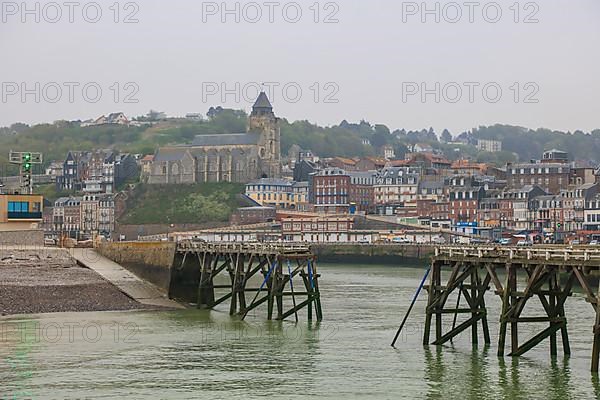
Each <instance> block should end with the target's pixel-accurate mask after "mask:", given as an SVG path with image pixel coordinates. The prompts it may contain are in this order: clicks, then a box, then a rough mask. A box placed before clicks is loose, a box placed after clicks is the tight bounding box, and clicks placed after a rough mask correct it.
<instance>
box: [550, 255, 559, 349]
mask: <svg viewBox="0 0 600 400" xmlns="http://www.w3.org/2000/svg"><path fill="white" fill-rule="evenodd" d="M549 268H550V269H551V270H550V273H549V274H548V275H549V276H548V292H549V296H548V298H549V301H548V303H549V306H548V311H550V313H549V314H550V315H549V317H550V318H552V319H554V321H550V328H554V327H555V326H556V325H560V323H559V322H557V321H556V319H557V318H558V315H557V313H556V311H557V310H556V306H557V302H556V293H557V291H558V290H559V286H558V284H557V279H558V276H557V274H558V268H557V267H549ZM550 355H551V356H552V357H556V356H557V355H558V348H557V344H556V330H554V329H552V334H551V335H550Z"/></svg>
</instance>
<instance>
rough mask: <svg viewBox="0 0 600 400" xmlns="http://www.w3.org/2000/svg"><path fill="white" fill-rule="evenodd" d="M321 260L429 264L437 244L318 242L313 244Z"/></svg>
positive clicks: (353, 262)
mask: <svg viewBox="0 0 600 400" xmlns="http://www.w3.org/2000/svg"><path fill="white" fill-rule="evenodd" d="M311 248H312V250H313V251H314V252H315V254H316V256H317V259H318V260H319V261H320V262H326V263H327V262H329V263H349V264H393V265H407V266H409V265H410V266H414V265H426V264H429V262H430V259H431V256H432V255H433V252H434V248H435V246H433V245H429V244H422V245H401V244H397V245H396V244H317V245H311Z"/></svg>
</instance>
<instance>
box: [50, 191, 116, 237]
mask: <svg viewBox="0 0 600 400" xmlns="http://www.w3.org/2000/svg"><path fill="white" fill-rule="evenodd" d="M116 203H117V201H116V199H115V196H114V195H111V194H86V195H84V196H74V197H61V198H59V199H57V200H56V201H55V202H54V204H53V206H52V207H47V208H46V209H45V210H44V211H45V215H44V224H43V227H44V231H45V232H46V234H47V235H48V236H53V237H59V236H67V237H70V238H73V239H90V238H93V237H94V236H95V235H102V236H104V237H106V238H110V237H112V234H113V232H114V231H115V223H116V217H115V215H116Z"/></svg>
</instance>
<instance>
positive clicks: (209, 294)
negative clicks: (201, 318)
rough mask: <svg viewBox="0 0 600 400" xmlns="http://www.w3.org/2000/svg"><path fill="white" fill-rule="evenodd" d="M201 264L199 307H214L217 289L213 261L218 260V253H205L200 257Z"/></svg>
mask: <svg viewBox="0 0 600 400" xmlns="http://www.w3.org/2000/svg"><path fill="white" fill-rule="evenodd" d="M198 258H199V259H200V260H202V261H201V263H202V264H201V265H200V285H199V287H198V308H212V307H213V306H214V302H215V289H214V287H213V283H212V262H213V259H214V261H215V262H216V261H217V260H218V258H219V257H218V255H216V254H215V255H211V254H208V253H204V254H203V256H202V257H200V256H199V257H198Z"/></svg>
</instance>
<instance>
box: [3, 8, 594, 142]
mask: <svg viewBox="0 0 600 400" xmlns="http://www.w3.org/2000/svg"><path fill="white" fill-rule="evenodd" d="M115 1H116V0H110V1H98V3H95V4H92V3H93V2H86V1H84V2H80V3H77V4H76V5H75V4H74V5H72V6H67V5H64V3H63V1H62V0H61V1H58V2H57V3H54V4H49V2H40V4H39V6H38V9H37V10H36V8H35V2H33V1H28V2H26V4H27V5H28V9H29V10H30V12H29V13H25V14H23V11H24V10H23V9H22V6H21V2H20V1H19V2H6V1H2V15H1V17H0V22H1V24H0V54H1V58H0V72H1V74H0V76H1V78H0V81H1V82H2V96H1V98H0V125H8V124H11V123H13V122H17V121H21V122H26V123H36V122H51V121H54V120H57V119H88V118H95V117H97V116H99V115H101V114H105V113H109V112H114V111H123V112H125V113H126V114H127V115H128V116H136V115H141V114H144V113H146V112H147V111H148V110H149V109H150V108H153V109H158V110H161V111H165V112H167V114H169V115H174V116H177V115H185V114H186V113H189V112H202V113H206V110H207V109H208V108H209V107H210V106H212V105H221V104H222V105H224V106H227V107H233V108H244V109H246V110H248V109H249V108H250V106H251V104H249V103H248V101H249V100H251V99H249V98H250V97H252V96H253V95H254V94H255V93H256V86H255V85H254V84H253V83H260V82H275V83H277V84H278V85H279V86H275V85H274V84H273V85H270V84H269V85H268V86H267V87H271V88H273V87H274V89H273V90H272V97H274V98H273V103H274V106H275V112H276V113H277V115H279V116H281V117H285V118H288V119H289V120H297V119H307V120H310V121H313V122H317V123H319V124H326V125H331V124H337V123H339V122H340V121H341V120H343V119H347V120H350V121H359V120H360V119H367V120H369V121H371V122H377V123H384V124H387V125H388V126H389V127H390V128H391V129H395V128H405V129H421V128H424V127H429V126H433V127H434V128H435V129H436V131H438V132H439V131H441V130H442V129H443V128H449V129H450V130H451V131H452V132H453V133H454V134H458V133H460V132H461V131H463V130H466V129H470V128H472V127H475V126H478V125H488V124H494V123H506V124H515V125H522V126H526V127H531V128H537V127H547V128H551V129H558V130H575V129H582V130H592V129H596V128H600V121H599V116H600V102H599V101H598V94H599V93H600V77H599V73H598V66H599V65H600V55H599V53H600V23H599V22H598V20H599V18H600V1H598V0H569V1H567V0H543V1H540V0H538V1H537V2H529V1H521V2H517V1H516V0H499V1H497V2H491V1H481V2H471V3H472V4H471V5H467V4H465V3H466V1H462V0H460V1H457V2H455V3H452V2H448V1H440V2H436V1H428V2H426V3H427V8H428V9H429V10H433V11H432V12H431V13H429V14H425V15H423V13H422V11H424V10H423V9H422V8H421V1H418V2H416V3H413V2H402V1H395V0H394V1H392V0H369V1H365V0H361V1H359V0H337V1H335V2H329V1H327V0H324V1H320V2H317V0H308V1H298V2H297V3H294V2H291V1H281V2H275V1H274V2H272V3H273V4H272V5H269V4H265V2H264V1H257V2H255V3H252V2H247V1H242V2H239V6H238V7H237V8H238V11H235V9H236V2H235V1H228V2H226V4H227V8H228V9H229V10H233V12H232V13H229V14H227V13H225V14H224V13H223V11H224V10H223V9H222V5H221V1H218V2H216V3H211V2H202V1H192V0H175V1H172V0H169V1H157V0H138V1H137V2H135V3H132V2H127V1H121V2H118V3H116V5H117V7H115V6H114V5H113V4H114V3H115ZM73 3H76V2H73ZM249 3H252V4H249ZM275 3H277V4H275ZM436 3H437V4H438V6H437V7H438V11H435V9H436ZM449 3H451V4H449ZM57 4H58V6H59V7H56V5H57ZM96 4H98V5H99V7H97V6H96ZM256 5H258V6H259V7H256ZM457 6H458V7H457ZM98 8H99V9H100V10H101V11H102V15H101V16H100V17H97V16H96V15H97V14H96V12H97V10H98ZM117 9H118V10H119V13H118V15H117V13H116V12H115V10H117ZM298 10H301V12H302V15H301V16H298V14H297V12H298ZM317 10H319V12H318V13H317ZM498 10H501V11H502V15H501V16H499V15H498V14H497V12H498ZM517 10H518V12H517ZM57 11H60V12H61V13H62V17H61V18H58V13H57ZM70 11H72V15H69V14H70ZM257 11H260V12H262V18H260V20H258V21H257V19H259V18H258V17H257V16H258V13H257ZM459 12H460V13H462V18H459ZM36 18H39V22H36V21H35V19H36ZM71 18H72V20H73V23H71V22H69V19H71ZM423 18H424V19H425V21H423ZM23 19H24V20H23ZM115 19H116V20H117V21H118V22H115ZM223 19H225V21H224V22H223ZM236 19H239V22H236ZM270 19H272V20H273V22H271V21H270ZM436 19H439V22H437V21H436ZM93 20H98V22H96V23H92V22H91V21H93ZM125 20H127V21H129V22H133V23H124V22H125ZM135 20H137V22H135ZM294 20H297V22H296V23H293V22H292V21H294ZM470 20H472V21H473V22H470ZM316 21H318V22H316ZM326 21H327V22H329V23H325V22H326ZM493 21H497V22H495V23H493ZM536 21H537V22H536ZM36 82H39V89H38V88H36ZM70 82H73V83H70ZM75 83H76V84H77V85H78V86H75ZM115 83H116V84H117V85H116V86H115ZM237 83H239V90H237V93H236V84H237ZM436 83H439V86H437V87H438V88H439V89H436ZM23 84H25V86H26V88H24V87H23ZM84 85H87V86H86V90H87V91H88V92H87V94H86V95H84V93H82V91H83V87H84ZM57 86H58V87H61V88H62V95H61V96H60V97H59V96H58V92H57V91H56V87H57ZM223 86H225V87H226V88H227V89H228V90H229V91H230V92H228V94H227V95H226V96H225V100H226V101H225V102H223V101H222V95H223V93H222V87H223ZM284 86H285V88H286V90H285V91H284ZM69 87H71V88H72V90H73V92H72V93H71V96H72V98H71V99H70V98H69V97H70V93H69V92H70V90H69ZM98 87H99V88H100V89H102V94H101V95H96V94H95V90H96V89H97V88H98ZM117 88H119V90H117ZM424 88H425V89H427V90H428V92H427V94H426V96H425V98H424V99H423V98H422V96H421V94H422V93H421V91H422V89H424ZM484 88H485V89H484ZM23 89H27V90H29V91H30V92H27V93H26V94H25V95H24V92H23ZM138 89H139V91H138ZM298 89H301V90H302V94H301V96H299V95H298V94H297V90H298ZM458 89H460V90H461V91H462V95H461V94H460V92H459V91H458ZM498 89H500V90H501V91H502V93H501V95H500V94H499V92H498ZM242 92H243V93H242ZM284 92H285V93H284ZM23 95H24V97H25V98H24V99H23V98H22V97H23ZM238 95H239V99H236V96H238ZM36 96H37V97H39V99H36ZM86 96H87V99H86ZM516 96H517V98H515V97H516ZM436 97H438V98H437V99H436ZM96 99H97V100H98V101H97V102H92V101H95V100H96ZM38 100H39V103H38V102H36V101H38ZM71 100H72V102H71ZM131 101H137V103H136V102H131ZM438 101H439V102H438Z"/></svg>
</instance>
